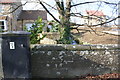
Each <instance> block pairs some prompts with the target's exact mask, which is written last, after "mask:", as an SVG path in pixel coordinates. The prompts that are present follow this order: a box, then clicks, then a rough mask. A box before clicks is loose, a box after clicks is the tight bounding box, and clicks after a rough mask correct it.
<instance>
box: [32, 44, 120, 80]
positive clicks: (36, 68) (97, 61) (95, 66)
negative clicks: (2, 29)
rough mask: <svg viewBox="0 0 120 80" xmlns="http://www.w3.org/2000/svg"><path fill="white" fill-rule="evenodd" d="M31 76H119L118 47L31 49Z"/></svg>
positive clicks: (49, 46)
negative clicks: (113, 74)
mask: <svg viewBox="0 0 120 80" xmlns="http://www.w3.org/2000/svg"><path fill="white" fill-rule="evenodd" d="M31 49H32V50H31V52H32V53H31V54H32V60H31V61H32V76H33V77H35V78H61V77H62V78H75V77H81V76H86V75H88V74H91V75H100V74H105V73H120V64H119V63H120V62H119V60H120V50H119V46H118V45H39V44H38V45H31Z"/></svg>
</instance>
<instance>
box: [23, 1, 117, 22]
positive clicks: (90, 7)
mask: <svg viewBox="0 0 120 80" xmlns="http://www.w3.org/2000/svg"><path fill="white" fill-rule="evenodd" d="M25 1H26V0H22V2H23V3H24V2H25ZM28 1H31V0H28ZM32 1H33V2H32V3H28V4H26V5H25V6H23V9H24V10H43V8H42V7H41V5H40V4H37V3H34V2H35V1H36V0H32ZM43 1H44V2H47V3H48V4H50V5H52V6H53V7H54V6H55V2H54V0H43ZM73 1H74V2H73V3H72V4H75V3H80V2H86V1H95V0H73ZM99 1H100V0H99ZM101 1H103V0H101ZM104 1H109V2H113V3H118V0H104ZM98 5H100V6H101V7H98ZM98 8H99V11H103V12H104V14H105V15H108V16H115V15H116V13H115V11H113V8H116V7H114V6H110V5H105V4H101V3H97V4H92V5H91V4H86V5H81V6H78V7H77V8H74V9H73V10H72V11H78V12H81V13H82V12H84V11H85V10H96V9H98ZM49 10H50V11H51V12H52V13H53V14H54V15H55V16H57V17H58V14H57V13H56V11H54V10H53V9H51V8H49ZM113 14H114V15H113ZM51 19H52V18H51V17H50V16H49V15H48V20H51Z"/></svg>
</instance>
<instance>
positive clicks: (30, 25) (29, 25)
mask: <svg viewBox="0 0 120 80" xmlns="http://www.w3.org/2000/svg"><path fill="white" fill-rule="evenodd" d="M32 25H33V23H26V24H25V26H26V29H27V30H30V27H32Z"/></svg>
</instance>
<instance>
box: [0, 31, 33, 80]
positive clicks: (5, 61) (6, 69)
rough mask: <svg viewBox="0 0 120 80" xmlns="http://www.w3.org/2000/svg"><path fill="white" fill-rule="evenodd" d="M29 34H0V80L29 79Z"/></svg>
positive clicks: (17, 32)
mask: <svg viewBox="0 0 120 80" xmlns="http://www.w3.org/2000/svg"><path fill="white" fill-rule="evenodd" d="M29 34H30V33H28V32H24V31H12V32H4V33H1V34H0V78H1V79H2V78H3V79H5V80H9V79H10V80H11V79H12V80H14V79H15V80H16V79H18V80H19V79H20V80H24V79H29V78H30V77H31V71H30V46H29Z"/></svg>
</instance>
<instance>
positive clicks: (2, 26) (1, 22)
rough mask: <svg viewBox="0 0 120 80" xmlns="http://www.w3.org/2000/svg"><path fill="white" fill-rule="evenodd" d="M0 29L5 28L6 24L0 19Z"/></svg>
mask: <svg viewBox="0 0 120 80" xmlns="http://www.w3.org/2000/svg"><path fill="white" fill-rule="evenodd" d="M0 30H7V26H6V21H5V20H1V21H0Z"/></svg>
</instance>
